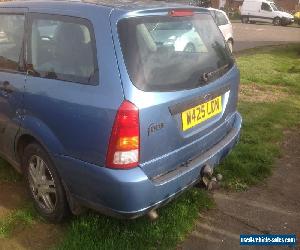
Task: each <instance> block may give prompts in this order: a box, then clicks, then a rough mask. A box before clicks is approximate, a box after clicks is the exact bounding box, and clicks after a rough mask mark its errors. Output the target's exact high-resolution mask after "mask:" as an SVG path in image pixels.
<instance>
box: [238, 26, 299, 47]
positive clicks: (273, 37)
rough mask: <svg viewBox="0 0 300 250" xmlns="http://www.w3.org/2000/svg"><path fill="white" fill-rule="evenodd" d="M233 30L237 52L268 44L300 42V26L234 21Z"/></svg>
mask: <svg viewBox="0 0 300 250" xmlns="http://www.w3.org/2000/svg"><path fill="white" fill-rule="evenodd" d="M233 32H234V39H235V44H234V51H235V52H239V51H242V50H245V49H250V48H255V47H259V46H266V45H278V44H286V43H294V42H298V43H300V26H298V27H297V26H287V27H281V26H273V25H272V24H242V23H233Z"/></svg>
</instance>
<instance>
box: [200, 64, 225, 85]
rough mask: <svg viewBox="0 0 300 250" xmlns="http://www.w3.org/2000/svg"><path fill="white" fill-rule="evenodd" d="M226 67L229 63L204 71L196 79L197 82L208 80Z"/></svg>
mask: <svg viewBox="0 0 300 250" xmlns="http://www.w3.org/2000/svg"><path fill="white" fill-rule="evenodd" d="M228 67H229V64H225V65H224V66H222V67H220V68H218V69H217V70H215V71H211V72H204V73H203V74H202V75H201V76H200V78H199V79H198V82H199V83H206V82H208V81H210V80H211V79H212V78H214V77H215V76H217V75H221V74H222V73H223V72H224V71H225V70H226V69H227V68H228Z"/></svg>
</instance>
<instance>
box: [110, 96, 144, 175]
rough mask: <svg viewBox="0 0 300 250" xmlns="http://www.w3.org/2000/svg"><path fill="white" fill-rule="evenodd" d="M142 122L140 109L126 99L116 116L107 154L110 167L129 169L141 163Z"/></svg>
mask: <svg viewBox="0 0 300 250" xmlns="http://www.w3.org/2000/svg"><path fill="white" fill-rule="evenodd" d="M139 151H140V123H139V110H138V108H137V107H136V106H135V105H134V104H133V103H131V102H129V101H124V102H123V103H122V104H121V106H120V108H119V110H118V112H117V115H116V117H115V121H114V125H113V129H112V132H111V135H110V140H109V146H108V151H107V156H106V166H107V167H109V168H119V169H129V168H134V167H136V166H137V165H138V164H139Z"/></svg>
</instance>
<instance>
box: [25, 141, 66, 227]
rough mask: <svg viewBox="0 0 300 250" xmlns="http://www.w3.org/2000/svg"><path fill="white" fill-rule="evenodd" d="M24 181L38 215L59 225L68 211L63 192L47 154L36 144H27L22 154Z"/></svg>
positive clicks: (60, 182)
mask: <svg viewBox="0 0 300 250" xmlns="http://www.w3.org/2000/svg"><path fill="white" fill-rule="evenodd" d="M22 159H23V164H24V167H25V169H24V170H25V179H26V184H27V187H28V190H29V194H30V196H31V198H32V200H33V202H34V207H35V208H36V210H37V211H38V213H39V214H40V215H41V216H42V217H43V218H44V219H45V220H47V221H49V222H51V223H60V222H62V221H63V220H64V219H66V218H67V217H68V215H69V214H70V210H69V207H68V203H67V198H66V194H65V190H64V188H63V185H62V181H61V179H60V177H59V175H58V173H57V170H56V168H55V166H54V164H53V163H52V161H51V159H50V157H49V156H48V154H47V152H46V151H45V150H44V149H43V148H42V147H41V146H40V145H39V144H37V143H32V144H29V145H28V146H27V147H26V148H25V150H24V154H23V157H22Z"/></svg>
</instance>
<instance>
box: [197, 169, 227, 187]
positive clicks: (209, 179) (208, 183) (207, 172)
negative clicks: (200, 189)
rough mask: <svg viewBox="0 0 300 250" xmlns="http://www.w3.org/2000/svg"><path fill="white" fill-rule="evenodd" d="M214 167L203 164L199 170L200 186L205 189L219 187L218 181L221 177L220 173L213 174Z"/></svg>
mask: <svg viewBox="0 0 300 250" xmlns="http://www.w3.org/2000/svg"><path fill="white" fill-rule="evenodd" d="M213 173H214V169H213V168H212V167H211V166H210V165H208V164H207V165H205V166H204V167H203V169H202V171H201V182H202V186H203V185H204V188H205V189H207V190H210V191H211V190H214V189H217V188H219V187H220V181H221V180H222V179H223V176H222V175H221V174H217V175H216V176H214V174H213Z"/></svg>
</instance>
